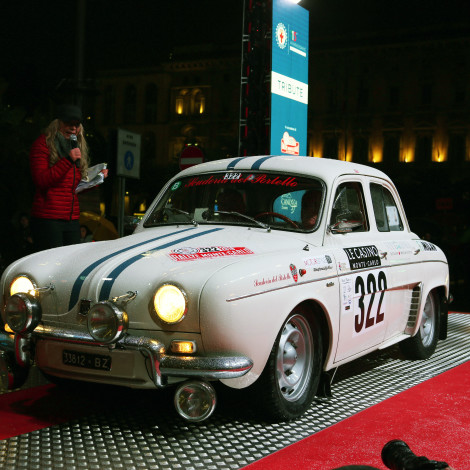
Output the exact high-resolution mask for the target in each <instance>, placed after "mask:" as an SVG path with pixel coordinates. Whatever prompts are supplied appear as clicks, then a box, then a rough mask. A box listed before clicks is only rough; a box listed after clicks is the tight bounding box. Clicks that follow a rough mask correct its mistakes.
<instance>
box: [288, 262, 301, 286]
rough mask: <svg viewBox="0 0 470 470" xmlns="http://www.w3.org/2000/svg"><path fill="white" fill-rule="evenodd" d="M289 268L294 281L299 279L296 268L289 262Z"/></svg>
mask: <svg viewBox="0 0 470 470" xmlns="http://www.w3.org/2000/svg"><path fill="white" fill-rule="evenodd" d="M289 268H290V272H291V274H292V278H293V279H294V282H297V281H298V280H299V275H298V273H297V268H296V267H295V264H291V265H290V266H289Z"/></svg>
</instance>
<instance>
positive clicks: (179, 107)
mask: <svg viewBox="0 0 470 470" xmlns="http://www.w3.org/2000/svg"><path fill="white" fill-rule="evenodd" d="M174 109H175V113H176V114H178V115H179V116H182V115H183V114H188V113H189V108H188V90H186V89H183V90H179V91H178V92H177V94H176V98H175V108H174Z"/></svg>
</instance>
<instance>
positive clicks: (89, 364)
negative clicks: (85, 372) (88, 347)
mask: <svg viewBox="0 0 470 470" xmlns="http://www.w3.org/2000/svg"><path fill="white" fill-rule="evenodd" d="M62 362H63V363H64V364H65V365H67V366H75V367H84V368H85V369H95V370H107V371H109V370H111V357H110V356H102V355H100V354H88V353H83V352H79V351H70V350H68V349H64V350H63V351H62Z"/></svg>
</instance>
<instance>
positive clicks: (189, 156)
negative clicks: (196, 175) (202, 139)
mask: <svg viewBox="0 0 470 470" xmlns="http://www.w3.org/2000/svg"><path fill="white" fill-rule="evenodd" d="M203 162H204V152H203V151H202V149H201V148H200V147H198V146H196V145H188V146H186V147H185V148H184V149H183V150H182V151H181V155H180V169H181V170H185V169H186V168H189V167H191V166H194V165H198V164H199V163H203Z"/></svg>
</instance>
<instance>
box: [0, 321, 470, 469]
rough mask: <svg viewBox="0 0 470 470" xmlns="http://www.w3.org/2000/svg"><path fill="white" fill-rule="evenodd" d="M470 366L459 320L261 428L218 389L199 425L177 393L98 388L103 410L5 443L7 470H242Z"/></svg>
mask: <svg viewBox="0 0 470 470" xmlns="http://www.w3.org/2000/svg"><path fill="white" fill-rule="evenodd" d="M469 359H470V315H465V314H452V315H450V317H449V338H448V339H447V340H446V341H444V342H440V343H439V345H438V349H437V351H436V353H435V354H434V355H433V357H432V358H431V359H430V360H428V361H417V362H413V361H406V360H403V359H402V358H401V357H400V355H399V352H398V349H397V348H396V347H394V348H390V349H389V350H387V351H386V352H380V353H376V354H372V355H369V356H367V357H366V358H362V359H359V360H356V361H354V362H353V363H351V364H347V365H345V366H341V367H340V368H339V370H338V372H337V374H336V376H335V380H334V383H333V386H332V391H333V398H331V399H328V400H318V401H316V402H315V403H314V404H313V405H312V406H311V408H310V410H309V411H308V412H307V413H306V414H305V415H304V416H303V417H302V418H300V419H298V420H296V421H295V422H291V423H282V424H269V423H263V422H259V421H256V420H255V419H254V418H253V414H252V412H251V411H250V410H249V409H248V407H247V403H246V401H244V396H243V393H240V392H239V391H226V390H225V389H224V390H225V391H222V390H221V392H220V393H219V405H218V408H217V409H216V411H215V413H214V415H213V416H212V417H211V418H210V419H209V420H208V421H205V422H203V423H200V424H193V423H187V422H185V421H183V420H182V419H180V418H179V417H178V416H177V415H176V412H175V411H174V409H173V405H172V393H171V391H169V392H167V391H165V390H164V391H158V392H154V391H150V392H149V391H139V390H137V391H135V390H129V391H128V390H124V391H123V390H122V389H118V390H117V389H111V390H106V391H103V390H102V389H101V388H99V389H98V390H96V394H103V393H105V394H106V397H104V399H103V396H102V395H100V398H101V399H102V400H101V401H102V403H101V405H100V406H101V408H102V409H100V410H99V412H96V411H93V412H91V413H90V414H89V415H87V416H84V417H81V418H79V419H75V420H72V421H69V422H67V423H65V424H61V425H57V426H51V427H48V428H45V429H41V430H39V431H34V432H31V433H28V434H23V435H21V436H17V437H13V438H10V439H6V440H3V441H0V468H2V469H3V468H4V469H41V470H44V469H67V470H69V469H100V470H101V469H121V468H122V469H124V468H125V469H140V468H145V469H165V470H166V469H168V470H170V469H171V470H174V469H185V470H191V469H194V470H197V469H204V470H206V469H207V470H211V469H214V470H225V469H239V468H242V467H244V466H246V465H248V464H250V463H251V462H253V461H255V460H258V459H261V458H262V457H265V456H266V455H269V454H271V453H273V452H275V451H277V450H280V449H282V448H283V447H286V446H288V445H289V444H292V443H294V442H297V441H299V440H300V439H303V438H305V437H308V436H310V435H312V434H314V433H316V432H318V431H320V430H322V429H325V428H327V427H328V426H331V425H333V424H335V423H337V422H339V421H341V420H343V419H345V418H347V417H349V416H351V415H353V414H355V413H357V412H359V411H361V410H364V409H365V408H368V407H370V406H372V405H374V404H376V403H379V402H381V401H383V400H385V399H387V398H389V397H391V396H393V395H395V394H397V393H399V392H402V391H404V390H406V389H408V388H410V387H412V386H414V385H417V384H419V383H421V382H423V381H425V380H427V379H430V378H432V377H434V376H436V375H438V374H440V373H442V372H445V371H446V370H449V369H451V368H453V367H456V366H458V365H460V364H463V363H465V362H466V361H468V360H469ZM32 380H33V381H34V380H35V379H34V378H33V379H32ZM36 380H39V381H40V380H41V379H38V378H36ZM32 385H34V383H33V384H31V383H30V384H29V386H32ZM142 392H144V393H142ZM92 393H93V392H91V394H86V395H84V399H90V396H91V397H92V396H93V395H92ZM66 398H67V397H66V396H65V397H64V399H66Z"/></svg>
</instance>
